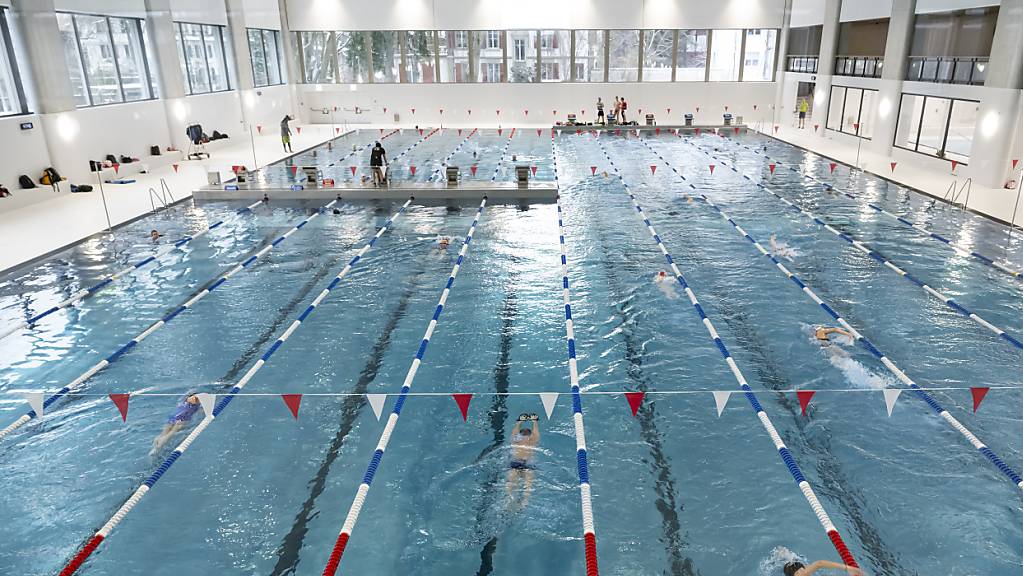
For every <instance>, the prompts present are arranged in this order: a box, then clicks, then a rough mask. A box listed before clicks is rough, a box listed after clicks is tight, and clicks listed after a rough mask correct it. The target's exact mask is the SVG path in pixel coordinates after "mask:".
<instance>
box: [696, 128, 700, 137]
mask: <svg viewBox="0 0 1023 576" xmlns="http://www.w3.org/2000/svg"><path fill="white" fill-rule="evenodd" d="M696 135H697V136H699V135H700V129H699V128H697V129H696Z"/></svg>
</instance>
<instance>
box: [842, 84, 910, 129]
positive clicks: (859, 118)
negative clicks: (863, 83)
mask: <svg viewBox="0 0 1023 576" xmlns="http://www.w3.org/2000/svg"><path fill="white" fill-rule="evenodd" d="M836 88H841V89H842V110H841V111H840V112H839V113H838V129H837V130H836V129H834V128H832V127H831V126H829V124H830V123H831V103H832V102H834V96H835V89H836ZM850 90H859V91H860V103H859V109H858V110H857V111H856V124H857V125H858V126H860V127H861V128H862V127H863V100H864V96H865V95H866V93H867V92H874V93H875V94H874V97H877V96H878V94H879V90H878V89H876V88H860V87H859V86H844V85H841V84H832V85H831V92H830V94H828V109H827V110H826V111H825V116H824V129H825V130H830V131H832V132H838V133H840V134H846V135H849V136H854V137H856V138H862V139H864V140H873V139H874V136H873V134H871V135H870V136H863V135H862V134H860V130H858V129H854V130H853V131H852V132H848V131H846V130H845V107H846V103H847V102H848V101H849V91H850ZM899 105H900V106H901V105H902V103H901V101H900V103H899ZM871 130H873V128H871Z"/></svg>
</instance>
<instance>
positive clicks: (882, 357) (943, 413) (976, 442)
mask: <svg viewBox="0 0 1023 576" xmlns="http://www.w3.org/2000/svg"><path fill="white" fill-rule="evenodd" d="M644 144H645V145H646V146H647V148H649V149H650V150H651V152H653V153H654V154H656V155H657V157H658V158H659V159H660V160H661V162H662V163H663V164H664V165H665V166H667V167H668V168H671V170H672V172H674V173H675V174H676V175H677V176H679V177H680V178H681V179H682V180H683V181H684V182H685V183H686V184H688V185H689V187H690V188H692V189H693V190H694V191H696V193H697V194H699V196H700V197H701V198H702V199H703V201H704V202H706V203H707V205H708V206H710V207H711V208H713V209H714V210H715V211H717V213H718V214H719V215H720V216H721V217H722V218H723V219H724V220H725V221H727V222H728V223H729V224H731V225H732V228H733V229H735V231H736V232H738V233H739V235H740V236H742V237H743V238H745V239H747V240H749V241H750V243H751V244H753V246H754V247H755V248H756V249H757V250H758V251H759V252H760V253H761V254H762V255H763V256H766V257H767V258H769V259H770V260H771V262H772V263H773V264H774V266H775V267H776V268H777V269H778V270H780V271H781V273H782V274H784V275H785V277H786V278H788V279H789V280H791V281H792V283H793V285H794V286H795V287H796V288H798V289H799V290H800V291H801V292H803V293H804V294H806V295H807V296H808V297H809V298H810V299H811V300H813V301H814V303H816V304H817V305H818V306H820V308H821V309H822V310H824V312H826V313H827V314H828V316H830V317H831V318H833V319H834V320H835V322H838V323H839V324H841V325H842V327H843V328H845V329H846V330H848V331H849V333H850V334H852V335H853V339H854V340H855V341H856V342H857V343H858V344H860V345H861V346H863V348H865V349H866V350H867V351H868V352H870V353H871V354H872V355H873V356H874V357H875V358H877V359H878V361H880V362H881V363H882V364H883V365H884V366H885V368H887V369H888V371H889V372H891V373H892V375H894V376H895V377H896V378H897V379H898V380H899V381H900V382H902V383H903V384H905V385H906V386H908V387H909V388H911V389H912V390H913V391H914V392H915V393H916V395H917V396H918V397H919V398H920V399H921V400H923V401H924V402H926V403H927V405H928V406H930V408H931V409H932V410H934V412H935V413H936V414H937V415H938V416H940V417H941V418H942V419H943V420H945V422H947V423H948V424H949V425H950V426H951V427H952V428H954V429H955V430H956V431H957V432H959V433H960V434H961V435H962V436H963V437H964V438H966V440H967V441H969V443H970V444H971V445H973V447H974V448H975V449H977V450H978V451H979V452H980V453H981V454H983V455H984V456H985V457H986V458H987V459H988V460H990V461H991V463H992V464H994V465H995V467H997V468H998V470H999V471H1001V472H1002V473H1003V474H1004V475H1005V476H1006V477H1008V478H1009V479H1010V480H1011V481H1012V482H1013V484H1016V486H1017V487H1019V488H1021V489H1023V478H1021V477H1020V475H1019V474H1017V473H1016V472H1015V471H1014V470H1013V469H1012V468H1010V467H1009V466H1008V465H1007V464H1005V462H1004V461H1002V459H1001V458H1000V457H998V455H997V454H995V453H994V452H992V451H991V449H990V448H988V447H987V445H985V444H984V443H983V442H981V441H980V439H978V438H977V436H976V435H975V434H974V433H973V432H971V431H970V430H969V429H968V428H966V426H964V425H963V424H962V423H961V422H960V421H959V420H957V419H956V418H955V417H954V416H952V415H951V414H950V413H949V412H948V410H946V409H945V408H944V407H942V406H941V404H939V403H938V401H937V400H936V399H935V398H934V397H933V396H931V395H930V394H928V393H927V391H926V390H925V389H924V388H922V387H921V386H919V385H917V383H916V382H915V381H913V379H911V378H910V377H909V376H908V375H907V374H906V373H905V372H904V371H903V370H902V369H901V368H899V367H898V366H897V365H896V364H895V362H894V361H893V360H892V359H891V358H889V357H888V356H887V355H886V354H885V353H883V352H881V350H880V349H879V348H878V347H877V346H875V345H874V343H873V342H871V341H870V340H868V339H867V337H866V336H864V335H863V334H862V333H860V332H859V331H858V330H857V329H856V328H853V326H852V325H851V324H850V323H849V322H847V321H846V320H845V318H843V317H842V316H841V315H840V314H839V313H838V312H837V311H836V310H835V308H834V307H832V306H831V305H829V304H828V303H827V302H825V301H824V300H823V299H821V297H820V296H818V295H817V294H816V293H815V292H814V291H813V290H812V289H811V288H810V287H809V285H807V284H806V283H805V282H803V281H802V280H801V279H800V278H799V277H798V276H796V274H795V273H793V272H792V271H791V270H789V269H788V268H787V267H786V266H785V265H784V264H782V263H781V262H780V261H779V260H778V259H777V258H775V257H774V255H773V254H771V252H770V251H769V250H767V249H766V248H764V246H763V245H762V244H760V242H758V241H757V240H756V239H754V238H753V236H752V235H751V234H750V233H749V232H747V231H746V230H745V229H744V228H742V227H741V226H739V224H738V223H736V221H735V220H733V219H732V218H731V217H730V216H729V215H728V214H727V213H726V212H725V211H724V210H722V209H721V208H720V207H719V206H718V205H717V204H715V203H714V202H713V201H712V200H711V199H710V198H708V197H707V195H706V194H703V193H701V192H699V191H698V190H697V188H696V186H695V185H694V184H693V183H692V182H690V181H689V180H688V179H687V178H686V177H685V176H684V175H683V174H681V173H680V172H679V171H678V170H677V169H676V168H675V167H674V166H672V165H671V164H670V163H668V161H667V160H665V159H664V157H663V156H661V155H660V154H659V153H657V151H656V150H654V149H653V148H651V147H650V146H649V145H648V144H646V143H645V142H644Z"/></svg>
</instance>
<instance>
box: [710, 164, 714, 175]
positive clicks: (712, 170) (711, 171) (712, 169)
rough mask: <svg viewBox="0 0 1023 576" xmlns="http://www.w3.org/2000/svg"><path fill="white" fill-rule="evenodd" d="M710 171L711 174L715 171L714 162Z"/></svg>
mask: <svg viewBox="0 0 1023 576" xmlns="http://www.w3.org/2000/svg"><path fill="white" fill-rule="evenodd" d="M710 173H711V174H713V173H714V165H713V164H710Z"/></svg>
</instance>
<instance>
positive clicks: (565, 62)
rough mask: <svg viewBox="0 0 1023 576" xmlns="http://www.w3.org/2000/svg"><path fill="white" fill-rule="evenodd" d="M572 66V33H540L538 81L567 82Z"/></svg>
mask: <svg viewBox="0 0 1023 576" xmlns="http://www.w3.org/2000/svg"><path fill="white" fill-rule="evenodd" d="M571 65H572V31H571V30H541V31H540V81H541V82H564V81H566V80H569V70H570V69H571Z"/></svg>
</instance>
